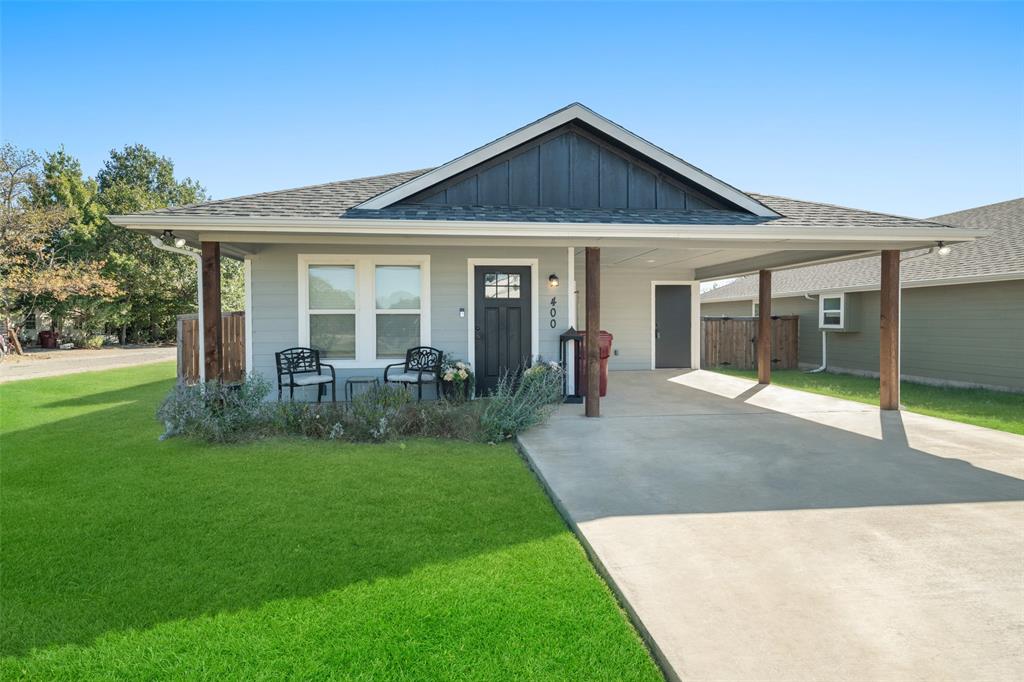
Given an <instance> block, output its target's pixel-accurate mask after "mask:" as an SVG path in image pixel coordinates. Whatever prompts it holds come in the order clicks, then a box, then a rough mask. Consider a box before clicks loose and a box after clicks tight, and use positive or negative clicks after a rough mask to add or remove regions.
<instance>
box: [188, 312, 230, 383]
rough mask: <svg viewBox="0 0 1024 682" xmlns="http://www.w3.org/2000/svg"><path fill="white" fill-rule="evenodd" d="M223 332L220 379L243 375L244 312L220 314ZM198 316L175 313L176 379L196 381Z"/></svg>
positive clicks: (197, 371)
mask: <svg viewBox="0 0 1024 682" xmlns="http://www.w3.org/2000/svg"><path fill="white" fill-rule="evenodd" d="M220 322H221V326H222V331H223V334H224V381H241V380H242V378H243V377H244V376H245V313H244V312H243V313H221V314H220ZM200 333H201V332H200V330H199V316H198V315H195V314H192V315H178V381H184V382H185V383H187V384H194V383H196V382H197V381H199V363H200V362H201V360H200V358H199V334H200Z"/></svg>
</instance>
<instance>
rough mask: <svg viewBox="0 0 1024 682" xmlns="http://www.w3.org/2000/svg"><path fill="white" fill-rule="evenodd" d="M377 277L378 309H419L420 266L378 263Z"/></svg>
mask: <svg viewBox="0 0 1024 682" xmlns="http://www.w3.org/2000/svg"><path fill="white" fill-rule="evenodd" d="M375 277H376V284H375V287H374V289H375V293H376V303H375V305H376V307H377V309H378V310H419V308H420V266H418V265H378V266H377V267H376V274H375Z"/></svg>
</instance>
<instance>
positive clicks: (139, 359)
mask: <svg viewBox="0 0 1024 682" xmlns="http://www.w3.org/2000/svg"><path fill="white" fill-rule="evenodd" d="M176 357H177V350H176V349H175V348H174V347H173V346H169V347H165V346H137V347H127V348H122V347H119V346H116V347H110V348H100V349H98V350H89V349H87V348H74V349H72V350H41V349H37V348H33V349H30V350H28V351H27V352H26V353H25V355H20V356H19V355H13V354H12V355H8V356H7V357H5V358H4V361H3V362H0V384H2V383H5V382H8V381H19V380H21V379H38V378H40V377H52V376H61V375H64V374H76V373H78V372H92V371H96V370H100V369H113V368H115V367H131V366H133V365H145V364H149V363H151V362H165V361H167V360H174V359H175V358H176Z"/></svg>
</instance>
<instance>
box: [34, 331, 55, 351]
mask: <svg viewBox="0 0 1024 682" xmlns="http://www.w3.org/2000/svg"><path fill="white" fill-rule="evenodd" d="M37 338H38V341H39V347H40V348H49V349H54V348H56V347H57V333H56V332H55V331H53V330H52V329H44V330H43V331H41V332H39V336H38V337H37Z"/></svg>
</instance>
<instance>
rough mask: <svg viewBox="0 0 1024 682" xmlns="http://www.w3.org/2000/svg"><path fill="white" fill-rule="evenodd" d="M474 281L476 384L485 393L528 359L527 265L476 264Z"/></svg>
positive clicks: (528, 280) (528, 269)
mask: <svg viewBox="0 0 1024 682" xmlns="http://www.w3.org/2000/svg"><path fill="white" fill-rule="evenodd" d="M474 282H475V290H476V291H475V296H476V302H475V304H474V308H475V317H476V319H475V320H474V321H473V323H474V325H475V329H476V368H475V369H476V385H477V390H478V391H479V392H480V393H482V394H486V393H487V392H488V391H490V390H491V389H493V388H494V387H495V386H496V385H497V383H498V380H499V379H500V378H501V376H502V375H503V374H505V373H506V372H518V371H520V370H522V369H524V368H526V367H527V366H528V365H529V363H530V343H531V338H530V296H531V292H530V268H528V267H514V266H507V267H506V266H501V265H478V266H477V267H476V273H475V277H474Z"/></svg>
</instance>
